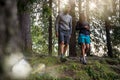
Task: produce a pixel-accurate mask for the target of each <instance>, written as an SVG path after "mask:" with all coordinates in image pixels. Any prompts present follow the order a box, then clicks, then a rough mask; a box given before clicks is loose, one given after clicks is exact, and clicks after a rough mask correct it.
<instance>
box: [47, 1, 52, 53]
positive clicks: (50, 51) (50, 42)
mask: <svg viewBox="0 0 120 80" xmlns="http://www.w3.org/2000/svg"><path fill="white" fill-rule="evenodd" d="M49 6H50V9H51V10H52V0H49ZM48 32H49V55H52V14H51V15H50V16H49V29H48Z"/></svg>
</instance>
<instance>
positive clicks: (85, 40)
mask: <svg viewBox="0 0 120 80" xmlns="http://www.w3.org/2000/svg"><path fill="white" fill-rule="evenodd" d="M81 43H85V44H90V35H85V34H79V36H78V44H81Z"/></svg>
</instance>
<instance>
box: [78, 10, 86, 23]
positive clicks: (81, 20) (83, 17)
mask: <svg viewBox="0 0 120 80" xmlns="http://www.w3.org/2000/svg"><path fill="white" fill-rule="evenodd" d="M85 20H86V16H85V14H84V12H81V13H80V17H79V21H80V22H83V21H85Z"/></svg>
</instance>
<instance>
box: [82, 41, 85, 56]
mask: <svg viewBox="0 0 120 80" xmlns="http://www.w3.org/2000/svg"><path fill="white" fill-rule="evenodd" d="M85 47H86V45H85V44H84V43H83V44H82V45H81V53H82V57H84V55H85Z"/></svg>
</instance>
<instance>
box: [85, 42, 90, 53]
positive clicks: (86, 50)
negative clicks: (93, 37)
mask: <svg viewBox="0 0 120 80" xmlns="http://www.w3.org/2000/svg"><path fill="white" fill-rule="evenodd" d="M89 49H90V44H86V49H85V53H86V54H87V53H88V51H89Z"/></svg>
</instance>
